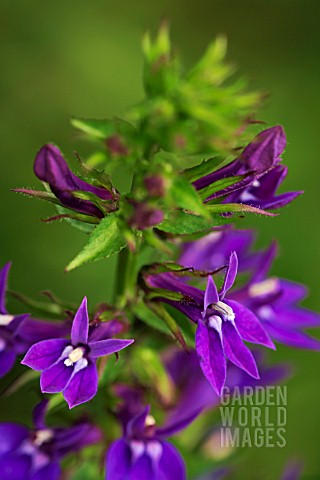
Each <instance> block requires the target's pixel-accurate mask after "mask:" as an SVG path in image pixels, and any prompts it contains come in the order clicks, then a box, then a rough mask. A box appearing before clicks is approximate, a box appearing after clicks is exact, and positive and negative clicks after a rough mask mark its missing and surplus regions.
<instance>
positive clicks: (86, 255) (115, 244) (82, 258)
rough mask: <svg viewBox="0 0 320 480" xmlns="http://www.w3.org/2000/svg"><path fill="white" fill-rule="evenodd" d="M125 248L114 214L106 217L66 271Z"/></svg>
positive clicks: (116, 217)
mask: <svg viewBox="0 0 320 480" xmlns="http://www.w3.org/2000/svg"><path fill="white" fill-rule="evenodd" d="M125 246H126V241H125V239H124V237H123V235H122V233H121V227H120V225H119V220H118V216H117V215H116V214H111V215H108V216H107V217H105V218H103V219H102V220H101V222H100V223H99V225H98V226H97V227H96V228H95V229H94V230H93V232H92V234H91V235H90V237H89V241H88V243H87V244H86V245H85V247H84V248H83V250H82V251H81V252H80V253H79V254H78V255H77V256H76V257H75V258H74V259H73V260H72V261H71V262H70V263H69V265H68V266H67V268H66V270H67V271H70V270H73V269H74V268H76V267H79V266H80V265H83V264H84V263H88V262H95V261H96V260H100V259H102V258H108V257H110V256H111V255H113V254H115V253H117V252H119V251H120V250H121V249H122V248H124V247H125Z"/></svg>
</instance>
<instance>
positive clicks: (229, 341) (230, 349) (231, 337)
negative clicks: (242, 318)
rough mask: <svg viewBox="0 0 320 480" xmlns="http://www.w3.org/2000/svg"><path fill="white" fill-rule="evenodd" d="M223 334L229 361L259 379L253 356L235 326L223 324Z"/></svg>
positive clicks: (227, 322) (227, 323)
mask: <svg viewBox="0 0 320 480" xmlns="http://www.w3.org/2000/svg"><path fill="white" fill-rule="evenodd" d="M222 332H223V346H224V351H225V354H226V356H227V357H228V358H229V360H230V361H231V362H232V363H234V364H235V365H236V366H237V367H239V368H241V369H242V370H244V371H245V372H247V373H248V374H249V375H251V376H252V377H254V378H259V373H258V369H257V365H256V362H255V360H254V358H253V355H252V353H251V352H250V350H249V349H248V348H247V347H246V346H245V345H244V343H243V341H242V340H241V337H240V335H239V333H238V332H237V330H236V328H235V327H234V325H233V324H232V323H231V322H229V321H226V322H223V324H222Z"/></svg>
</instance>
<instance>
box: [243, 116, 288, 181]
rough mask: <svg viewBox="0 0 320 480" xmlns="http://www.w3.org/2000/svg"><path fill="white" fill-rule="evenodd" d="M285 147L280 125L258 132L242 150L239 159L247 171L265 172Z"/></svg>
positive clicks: (284, 138)
mask: <svg viewBox="0 0 320 480" xmlns="http://www.w3.org/2000/svg"><path fill="white" fill-rule="evenodd" d="M285 146H286V136H285V133H284V130H283V128H282V127H281V126H280V125H277V126H275V127H271V128H268V129H266V130H264V131H263V132H260V133H259V135H257V136H256V137H255V138H254V140H253V141H252V142H251V143H249V145H248V146H247V147H246V148H245V149H244V151H243V153H242V155H241V159H242V160H243V161H244V162H245V163H246V165H247V168H248V169H249V170H254V171H255V172H257V173H262V172H265V171H266V170H269V168H270V167H272V166H273V165H274V164H275V162H276V161H277V160H278V158H279V156H280V155H281V153H282V152H283V150H284V148H285Z"/></svg>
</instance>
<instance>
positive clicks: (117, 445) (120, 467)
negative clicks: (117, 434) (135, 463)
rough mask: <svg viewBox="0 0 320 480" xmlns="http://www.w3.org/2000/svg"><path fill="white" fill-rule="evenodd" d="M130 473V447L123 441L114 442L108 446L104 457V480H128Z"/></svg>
mask: <svg viewBox="0 0 320 480" xmlns="http://www.w3.org/2000/svg"><path fill="white" fill-rule="evenodd" d="M130 471H131V450H130V447H129V445H128V444H127V442H125V441H124V440H116V441H115V442H113V443H112V444H111V445H110V448H109V450H108V453H107V455H106V472H107V473H106V480H124V479H129V478H130V477H129V475H130ZM130 480H131V479H130Z"/></svg>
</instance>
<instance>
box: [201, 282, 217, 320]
mask: <svg viewBox="0 0 320 480" xmlns="http://www.w3.org/2000/svg"><path fill="white" fill-rule="evenodd" d="M218 301H219V295H218V290H217V287H216V285H215V283H214V280H213V278H212V276H211V275H209V277H208V280H207V286H206V290H205V292H204V302H203V310H204V314H205V313H206V310H207V308H208V306H209V305H211V303H216V302H218Z"/></svg>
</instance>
